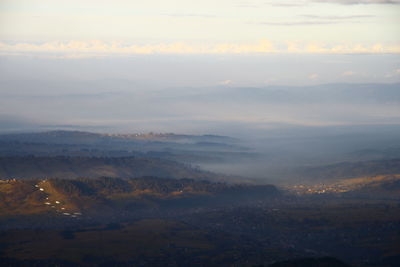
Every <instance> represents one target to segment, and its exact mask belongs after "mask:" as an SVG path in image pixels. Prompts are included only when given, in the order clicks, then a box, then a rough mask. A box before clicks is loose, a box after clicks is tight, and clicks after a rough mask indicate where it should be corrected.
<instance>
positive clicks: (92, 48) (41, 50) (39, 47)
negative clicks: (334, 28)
mask: <svg viewBox="0 0 400 267" xmlns="http://www.w3.org/2000/svg"><path fill="white" fill-rule="evenodd" d="M256 53H263V54H266V53H306V54H388V53H391V54H400V45H392V46H388V45H384V44H380V43H377V44H373V45H361V44H356V45H349V44H317V43H302V42H287V43H286V44H282V43H272V42H270V41H268V40H266V39H265V40H261V41H259V42H256V43H248V44H243V43H217V44H213V45H198V44H188V43H169V44H165V43H161V44H155V45H137V44H122V43H118V42H111V43H106V42H102V41H99V40H94V41H87V42H85V41H70V42H46V43H41V44H37V43H13V44H11V43H6V42H0V54H1V55H10V56H11V55H33V56H45V57H54V58H84V57H104V56H118V55H137V54H256Z"/></svg>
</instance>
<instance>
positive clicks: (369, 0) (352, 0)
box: [312, 0, 400, 5]
mask: <svg viewBox="0 0 400 267" xmlns="http://www.w3.org/2000/svg"><path fill="white" fill-rule="evenodd" d="M312 2H317V3H336V4H342V5H371V4H375V5H380V4H386V5H387V4H390V5H398V4H400V0H312Z"/></svg>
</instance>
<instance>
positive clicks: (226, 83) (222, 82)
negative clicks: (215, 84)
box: [219, 80, 232, 85]
mask: <svg viewBox="0 0 400 267" xmlns="http://www.w3.org/2000/svg"><path fill="white" fill-rule="evenodd" d="M231 83H232V81H231V80H225V81H221V82H219V84H220V85H229V84H231Z"/></svg>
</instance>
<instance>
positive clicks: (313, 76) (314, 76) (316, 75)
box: [308, 73, 319, 80]
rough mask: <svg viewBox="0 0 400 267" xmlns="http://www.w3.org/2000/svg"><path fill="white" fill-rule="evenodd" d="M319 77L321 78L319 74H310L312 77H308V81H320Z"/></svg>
mask: <svg viewBox="0 0 400 267" xmlns="http://www.w3.org/2000/svg"><path fill="white" fill-rule="evenodd" d="M318 77H319V75H318V74H316V73H313V74H310V75H309V76H308V79H310V80H316V79H318Z"/></svg>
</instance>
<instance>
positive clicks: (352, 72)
mask: <svg viewBox="0 0 400 267" xmlns="http://www.w3.org/2000/svg"><path fill="white" fill-rule="evenodd" d="M354 75H356V73H355V72H354V71H351V70H349V71H345V72H343V73H342V76H354Z"/></svg>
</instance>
